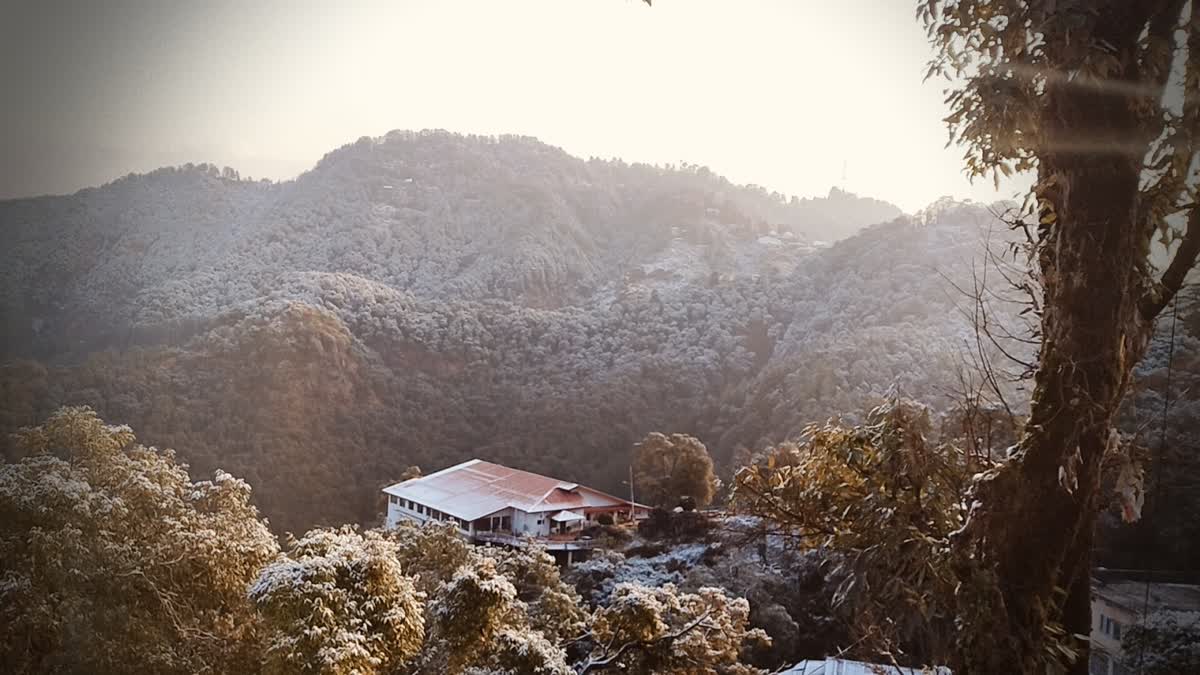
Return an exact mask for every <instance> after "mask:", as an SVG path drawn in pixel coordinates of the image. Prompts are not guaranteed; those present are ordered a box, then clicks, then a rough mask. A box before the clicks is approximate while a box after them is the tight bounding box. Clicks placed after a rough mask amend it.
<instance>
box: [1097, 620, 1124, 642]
mask: <svg viewBox="0 0 1200 675" xmlns="http://www.w3.org/2000/svg"><path fill="white" fill-rule="evenodd" d="M1100 632H1101V633H1104V634H1105V635H1107V636H1109V637H1111V638H1112V639H1114V640H1120V639H1121V622H1120V621H1117V620H1115V619H1113V618H1112V617H1110V616H1106V615H1104V614H1101V615H1100Z"/></svg>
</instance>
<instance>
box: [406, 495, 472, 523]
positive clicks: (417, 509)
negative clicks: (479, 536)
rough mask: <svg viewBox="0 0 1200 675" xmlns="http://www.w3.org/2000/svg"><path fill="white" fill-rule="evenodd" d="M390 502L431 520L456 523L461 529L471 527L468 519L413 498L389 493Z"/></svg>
mask: <svg viewBox="0 0 1200 675" xmlns="http://www.w3.org/2000/svg"><path fill="white" fill-rule="evenodd" d="M388 502H390V503H391V504H392V505H394V506H400V507H403V508H406V509H408V510H409V511H412V512H414V513H417V514H420V515H422V516H425V517H427V518H430V519H431V520H440V521H444V522H451V523H454V524H455V525H458V528H459V529H461V530H467V529H469V527H470V526H469V524H468V523H467V521H465V520H463V519H462V518H456V517H454V516H452V515H450V514H448V513H443V512H441V511H438V510H437V509H431V508H429V507H427V506H425V505H424V504H418V503H416V502H414V501H412V500H411V499H401V498H399V497H397V496H396V495H388Z"/></svg>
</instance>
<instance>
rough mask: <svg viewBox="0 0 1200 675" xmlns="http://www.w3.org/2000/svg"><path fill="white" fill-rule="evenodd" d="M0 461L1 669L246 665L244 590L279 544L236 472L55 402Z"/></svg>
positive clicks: (250, 626) (248, 613)
mask: <svg viewBox="0 0 1200 675" xmlns="http://www.w3.org/2000/svg"><path fill="white" fill-rule="evenodd" d="M18 444H19V445H20V447H21V449H22V452H23V453H26V456H25V457H24V458H23V459H21V460H20V461H19V462H16V463H12V464H3V465H0V550H2V551H3V552H4V553H3V556H2V557H0V564H2V568H0V579H2V583H0V633H3V634H4V635H5V636H6V639H5V640H3V644H2V646H0V663H2V664H3V668H2V669H3V670H5V671H6V672H14V673H25V672H91V673H118V672H129V671H131V670H133V671H140V672H159V673H203V672H235V671H251V670H257V669H258V666H257V664H258V653H257V652H258V648H257V644H258V634H259V630H260V629H259V626H258V622H257V621H256V620H255V617H254V614H253V611H252V608H251V607H250V605H249V604H248V603H247V602H246V599H245V588H246V585H247V583H249V581H250V580H251V579H253V578H254V575H255V574H256V572H257V570H258V568H259V567H261V566H262V565H263V564H265V563H267V562H268V561H269V560H271V559H272V558H273V557H274V556H275V555H276V553H277V551H278V547H277V545H276V543H275V540H274V538H273V537H272V536H271V535H270V533H269V532H268V530H267V526H266V523H265V522H264V521H262V520H261V519H260V518H259V517H258V513H257V511H256V510H255V509H254V507H253V506H251V504H250V488H249V487H248V486H247V485H246V483H245V482H243V481H241V480H239V479H236V478H233V477H232V476H230V475H229V474H226V473H224V472H220V471H218V472H217V473H216V475H215V476H214V478H213V479H212V480H210V481H197V482H192V481H191V480H190V479H189V478H188V475H187V472H186V470H185V467H183V466H181V465H179V464H177V463H176V462H175V459H174V455H173V453H172V452H171V451H169V450H168V451H160V450H157V449H155V448H148V447H145V446H142V445H139V444H138V443H137V442H136V439H135V438H134V435H133V432H132V431H131V430H130V429H129V428H128V427H123V426H109V425H106V424H105V423H104V422H102V421H101V420H100V418H99V417H97V416H96V414H95V413H94V412H92V411H91V410H90V409H88V408H63V409H61V410H59V411H57V412H55V413H54V414H53V415H51V416H50V417H49V418H48V419H47V420H46V421H45V423H44V424H42V425H40V426H37V427H33V428H29V429H25V430H23V431H22V432H21V434H20V437H19V439H18Z"/></svg>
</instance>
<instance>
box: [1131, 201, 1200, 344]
mask: <svg viewBox="0 0 1200 675" xmlns="http://www.w3.org/2000/svg"><path fill="white" fill-rule="evenodd" d="M1197 256H1200V203H1194V204H1192V210H1191V212H1190V213H1189V214H1188V221H1187V230H1186V231H1185V232H1184V234H1183V240H1182V241H1180V242H1179V249H1178V250H1177V251H1175V257H1173V258H1171V264H1170V265H1168V266H1167V271H1166V272H1163V275H1162V279H1160V280H1159V281H1158V283H1156V284H1155V285H1154V289H1153V290H1152V291H1151V292H1150V294H1149V295H1148V296H1147V297H1146V298H1145V299H1144V300H1143V301H1142V306H1141V311H1142V317H1143V318H1145V319H1146V320H1147V321H1153V320H1154V318H1155V317H1157V316H1158V314H1159V312H1161V311H1162V310H1163V308H1164V307H1166V306H1167V304H1168V303H1170V302H1171V298H1173V297H1175V294H1176V293H1178V292H1179V289H1180V288H1182V287H1183V282H1184V280H1185V279H1186V278H1187V275H1188V272H1190V271H1192V268H1193V267H1194V266H1195V265H1196V258H1197Z"/></svg>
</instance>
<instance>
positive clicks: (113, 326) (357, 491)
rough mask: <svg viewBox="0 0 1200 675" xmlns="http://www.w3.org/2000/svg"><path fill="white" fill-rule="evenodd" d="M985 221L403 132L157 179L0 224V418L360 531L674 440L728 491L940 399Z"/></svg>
mask: <svg viewBox="0 0 1200 675" xmlns="http://www.w3.org/2000/svg"><path fill="white" fill-rule="evenodd" d="M993 227H995V223H994V218H993V217H992V216H991V214H990V213H989V212H988V210H987V209H986V208H985V207H983V206H982V205H975V204H958V203H953V202H948V201H946V202H941V203H938V204H936V205H933V206H932V207H930V209H928V210H926V211H925V212H923V213H921V214H918V215H917V216H915V217H908V216H903V215H902V214H901V213H900V211H899V209H897V208H896V207H894V206H892V205H890V204H887V203H884V202H880V201H877V200H872V199H868V198H862V197H856V196H854V195H850V194H847V193H845V192H841V191H838V190H832V191H831V192H830V194H829V196H828V197H825V198H819V199H796V198H785V197H783V196H782V195H777V194H771V193H768V192H766V191H765V190H762V189H760V188H754V187H746V186H735V185H732V184H730V183H729V182H728V181H726V180H725V179H723V178H721V177H720V176H718V175H716V174H714V173H713V172H711V171H710V170H708V169H706V168H703V167H694V166H685V167H679V168H656V167H651V166H645V165H626V164H623V163H620V162H610V161H598V160H593V161H584V160H580V159H577V158H574V157H571V156H569V155H567V154H566V153H564V152H562V151H560V150H558V149H555V148H553V147H550V146H547V145H545V144H542V143H540V142H538V141H536V140H533V139H529V138H518V137H502V138H498V139H496V138H481V137H464V136H459V135H455V134H450V133H445V132H421V133H409V132H393V133H391V134H389V135H387V136H386V137H383V138H379V139H366V138H364V139H362V140H360V141H358V142H357V143H354V144H351V145H347V146H345V147H342V148H340V149H338V150H336V151H334V152H331V153H329V154H328V155H327V156H326V157H325V158H324V159H322V160H321V162H319V163H318V164H317V166H316V167H315V168H314V169H313V170H311V171H309V172H308V173H306V174H304V175H302V176H300V177H299V178H298V179H296V180H295V181H290V182H286V183H267V182H250V181H244V180H240V179H239V178H238V177H237V175H236V173H235V172H233V171H232V170H227V171H223V172H222V171H218V170H217V169H216V168H215V167H209V166H201V167H191V168H179V169H162V170H158V171H155V172H152V173H150V174H146V175H137V176H129V177H126V178H123V179H120V180H117V181H114V182H113V183H110V184H108V185H106V186H104V187H101V188H93V189H88V190H83V191H81V192H79V193H76V194H74V195H70V196H63V197H44V198H36V199H26V200H15V201H8V202H2V203H0V241H2V242H3V246H0V250H2V251H3V252H2V253H0V270H3V271H2V272H0V274H3V275H4V276H3V282H4V284H3V288H4V291H3V293H4V295H3V297H2V298H0V315H2V316H3V326H4V344H3V360H4V361H7V362H9V364H8V365H7V366H5V371H4V375H3V378H2V383H3V392H4V398H5V401H6V403H5V405H4V410H3V411H2V412H3V419H2V420H0V423H2V426H3V427H4V430H6V431H7V430H11V429H13V428H15V427H18V426H20V425H25V424H33V423H35V422H36V421H37V420H39V419H40V418H42V417H44V416H45V414H46V413H47V412H49V411H50V410H52V409H53V408H54V407H55V406H57V405H60V404H79V403H86V404H89V405H92V406H94V407H95V408H96V409H97V410H98V411H99V412H100V414H101V415H102V416H103V417H104V418H105V419H109V420H114V421H121V422H126V423H129V424H131V425H134V426H135V427H136V428H137V429H138V430H139V434H140V436H141V437H142V438H144V439H145V440H147V441H148V442H153V443H156V444H160V445H166V446H171V447H174V448H176V449H178V450H179V452H180V453H181V455H182V456H183V458H184V459H185V460H187V461H189V462H190V463H191V464H192V467H193V469H194V470H195V471H196V472H197V473H205V472H209V471H211V469H213V468H214V467H216V466H220V467H221V468H224V469H226V470H228V471H231V472H233V473H235V474H236V475H241V476H245V477H246V478H247V480H248V481H249V482H250V483H251V484H252V485H253V486H254V487H255V490H256V492H255V494H256V499H257V501H258V502H259V503H260V504H261V505H262V507H263V509H264V511H265V512H266V513H267V515H268V516H270V517H271V519H272V522H273V524H274V525H275V527H276V528H278V529H287V530H296V531H298V530H302V529H304V528H306V527H308V526H309V525H312V524H314V523H340V522H344V521H356V520H357V521H365V520H369V519H371V518H372V517H373V516H374V514H376V513H377V504H376V497H377V487H378V486H379V485H380V484H383V483H385V482H388V481H390V480H391V479H394V478H395V477H396V476H398V475H399V474H400V473H401V472H402V471H403V470H404V469H405V468H406V467H407V466H409V465H411V464H417V465H420V466H422V467H423V468H425V469H427V470H430V469H436V468H439V467H442V466H445V465H448V464H451V463H454V462H457V461H461V460H463V459H466V458H469V457H473V456H479V457H482V458H486V459H492V460H497V461H501V462H505V463H510V464H513V465H516V466H523V467H528V468H536V469H537V470H538V471H541V472H544V473H549V474H552V475H559V476H562V477H564V478H583V477H585V476H586V477H587V479H588V481H589V482H590V483H592V484H595V485H597V486H598V487H601V488H607V489H610V490H619V489H621V486H620V480H621V478H622V477H623V476H624V475H625V473H626V471H627V462H628V452H629V448H630V446H631V445H632V444H633V443H634V442H635V441H636V440H637V439H638V438H640V437H641V436H642V435H644V434H645V433H647V432H648V431H652V430H664V431H679V432H686V433H691V434H694V435H696V436H698V437H699V438H701V439H702V440H703V441H704V442H706V443H707V444H708V445H709V447H710V450H711V451H712V452H713V455H714V457H715V458H716V459H717V461H718V463H719V464H721V465H723V467H724V468H726V469H728V467H729V466H730V464H731V459H732V457H733V454H734V452H735V450H737V449H738V448H743V447H744V448H749V449H755V448H759V447H761V446H762V445H763V444H765V443H768V442H773V441H778V440H781V439H783V438H785V437H786V436H788V435H789V434H794V433H796V432H798V431H799V430H800V429H801V428H802V427H803V425H805V424H806V423H808V422H811V421H813V420H817V419H821V418H824V417H825V416H828V415H832V414H838V413H847V412H853V411H856V410H861V409H863V407H864V406H865V405H867V404H868V403H870V402H871V401H872V400H874V399H876V398H878V397H879V396H882V395H883V394H884V392H885V391H886V390H887V389H888V387H889V386H892V385H893V384H899V385H900V386H901V387H902V388H903V389H904V391H905V392H906V393H908V394H909V395H912V396H915V397H918V398H922V399H924V400H926V401H929V402H931V403H934V404H935V405H938V404H942V405H944V404H948V403H949V401H950V398H951V392H950V385H951V383H952V382H953V376H954V373H955V371H956V369H957V367H958V366H959V365H960V363H961V358H962V357H961V354H962V352H963V348H964V344H966V342H967V341H968V340H969V339H970V327H969V326H968V325H967V322H966V320H965V319H963V318H962V317H961V316H959V315H958V313H957V312H956V311H955V309H956V305H957V304H958V303H960V302H961V298H956V297H955V296H954V294H953V292H951V291H950V290H949V285H948V284H947V282H946V277H949V278H951V279H953V278H959V279H961V278H965V276H966V275H967V274H968V273H969V270H970V267H971V265H972V261H973V260H974V259H975V258H976V256H978V254H979V252H980V250H981V246H982V242H983V240H984V237H985V236H987V233H988V232H989V231H990V230H991V229H992V228H993ZM860 230H861V231H860ZM836 240H840V241H836ZM834 241H836V243H832V242H834Z"/></svg>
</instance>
